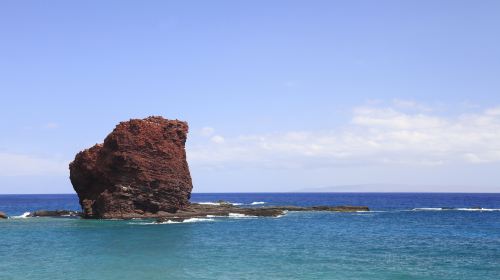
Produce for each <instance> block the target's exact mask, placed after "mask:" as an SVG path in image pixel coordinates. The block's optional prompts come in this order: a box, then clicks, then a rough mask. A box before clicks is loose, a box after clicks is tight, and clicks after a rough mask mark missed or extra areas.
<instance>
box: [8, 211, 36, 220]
mask: <svg viewBox="0 0 500 280" xmlns="http://www.w3.org/2000/svg"><path fill="white" fill-rule="evenodd" d="M30 214H31V212H24V213H23V214H22V215H19V216H12V217H11V218H13V219H24V218H28V217H29V215H30Z"/></svg>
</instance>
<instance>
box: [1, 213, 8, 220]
mask: <svg viewBox="0 0 500 280" xmlns="http://www.w3.org/2000/svg"><path fill="white" fill-rule="evenodd" d="M7 218H8V217H7V214H5V213H4V212H0V219H7Z"/></svg>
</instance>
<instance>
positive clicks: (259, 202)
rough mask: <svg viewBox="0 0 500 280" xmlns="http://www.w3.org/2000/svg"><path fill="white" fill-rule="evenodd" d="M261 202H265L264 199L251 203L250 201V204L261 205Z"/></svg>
mask: <svg viewBox="0 0 500 280" xmlns="http://www.w3.org/2000/svg"><path fill="white" fill-rule="evenodd" d="M261 204H265V202H264V201H254V202H252V203H250V205H261Z"/></svg>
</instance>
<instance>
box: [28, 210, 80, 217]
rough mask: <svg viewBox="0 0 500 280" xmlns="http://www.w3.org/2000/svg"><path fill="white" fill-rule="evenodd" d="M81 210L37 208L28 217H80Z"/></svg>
mask: <svg viewBox="0 0 500 280" xmlns="http://www.w3.org/2000/svg"><path fill="white" fill-rule="evenodd" d="M81 215H82V213H81V212H78V211H71V210H37V211H35V212H31V213H30V214H29V215H28V217H80V216H81Z"/></svg>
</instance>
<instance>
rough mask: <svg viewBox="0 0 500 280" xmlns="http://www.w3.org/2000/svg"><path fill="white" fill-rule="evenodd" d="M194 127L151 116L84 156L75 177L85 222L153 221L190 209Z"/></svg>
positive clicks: (126, 125) (123, 127)
mask: <svg viewBox="0 0 500 280" xmlns="http://www.w3.org/2000/svg"><path fill="white" fill-rule="evenodd" d="M187 133H188V125H187V123H186V122H183V121H178V120H167V119H164V118H162V117H157V116H153V117H148V118H145V119H132V120H130V121H126V122H121V123H120V124H118V125H117V126H116V128H115V129H114V130H113V131H112V132H111V133H110V134H109V135H108V136H107V137H106V139H104V143H103V144H97V145H95V146H93V147H91V148H89V149H86V150H84V151H82V152H80V153H78V154H77V155H76V157H75V160H74V161H73V162H72V163H71V164H70V179H71V183H72V184H73V188H74V189H75V191H76V192H77V194H78V197H79V200H80V205H81V206H82V211H83V217H85V218H105V219H109V218H125V219H127V218H147V217H158V216H162V215H164V214H165V213H174V212H176V211H178V210H182V209H185V208H187V207H188V206H189V198H190V196H191V190H192V188H193V186H192V182H191V175H190V173H189V167H188V164H187V161H186V152H185V143H186V139H187Z"/></svg>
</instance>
